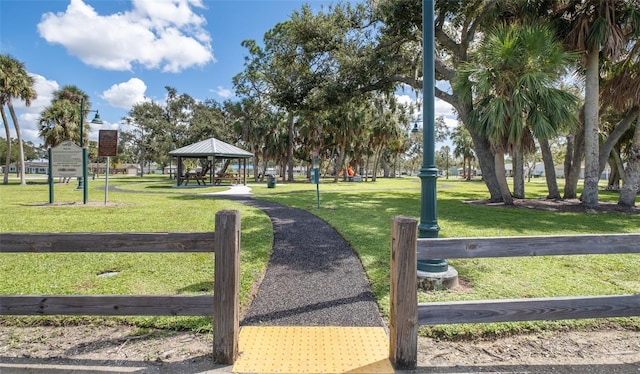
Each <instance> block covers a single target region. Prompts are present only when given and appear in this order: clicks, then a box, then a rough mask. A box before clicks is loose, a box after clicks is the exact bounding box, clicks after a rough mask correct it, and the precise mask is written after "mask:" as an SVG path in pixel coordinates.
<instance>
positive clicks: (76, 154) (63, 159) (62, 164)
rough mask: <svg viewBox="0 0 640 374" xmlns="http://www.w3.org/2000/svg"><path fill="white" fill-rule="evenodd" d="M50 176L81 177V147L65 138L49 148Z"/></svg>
mask: <svg viewBox="0 0 640 374" xmlns="http://www.w3.org/2000/svg"><path fill="white" fill-rule="evenodd" d="M51 176H52V177H82V148H81V147H80V146H78V145H77V144H75V143H74V142H72V141H70V140H67V141H64V142H62V143H60V144H58V145H57V146H55V147H53V148H51Z"/></svg>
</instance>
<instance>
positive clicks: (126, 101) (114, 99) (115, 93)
mask: <svg viewBox="0 0 640 374" xmlns="http://www.w3.org/2000/svg"><path fill="white" fill-rule="evenodd" d="M146 91H147V85H146V84H145V83H144V82H143V81H142V80H141V79H138V78H131V79H129V80H128V81H126V82H122V83H118V84H114V85H113V86H111V87H110V88H109V89H108V90H106V91H104V92H103V93H102V95H100V97H101V98H102V99H104V100H106V101H107V102H108V103H109V105H111V106H114V107H118V108H123V109H126V110H129V109H131V107H132V106H133V105H134V104H136V103H139V102H142V101H144V100H145V96H144V94H145V92H146Z"/></svg>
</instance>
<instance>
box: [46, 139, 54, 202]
mask: <svg viewBox="0 0 640 374" xmlns="http://www.w3.org/2000/svg"><path fill="white" fill-rule="evenodd" d="M47 154H48V155H49V175H48V178H47V179H48V182H49V204H53V175H52V174H53V172H52V171H53V167H52V163H51V147H49V149H47Z"/></svg>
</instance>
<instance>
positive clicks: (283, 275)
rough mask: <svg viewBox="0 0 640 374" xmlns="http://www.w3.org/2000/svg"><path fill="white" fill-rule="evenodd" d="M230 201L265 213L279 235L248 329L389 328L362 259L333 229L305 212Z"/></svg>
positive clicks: (246, 199) (248, 317) (244, 321)
mask: <svg viewBox="0 0 640 374" xmlns="http://www.w3.org/2000/svg"><path fill="white" fill-rule="evenodd" d="M228 198H233V199H234V200H239V201H241V202H242V203H244V204H247V205H250V206H253V207H256V208H259V209H261V210H263V211H264V212H265V213H266V214H267V215H268V216H269V217H270V218H271V222H272V224H273V232H274V238H273V253H272V255H271V259H270V261H269V265H268V266H267V270H266V273H265V276H264V279H263V280H262V282H261V283H260V286H259V289H258V292H257V295H256V297H255V298H254V300H253V302H252V303H251V306H250V307H249V309H248V310H247V312H246V313H245V315H244V318H243V319H242V321H241V323H240V324H241V325H242V326H378V327H384V326H385V324H384V322H383V320H382V317H381V315H380V311H379V309H378V305H377V303H376V301H375V298H374V296H373V293H372V292H371V287H370V286H369V282H368V280H367V278H366V276H365V273H364V270H363V267H362V263H361V262H360V259H359V257H358V255H357V254H356V252H355V251H354V250H353V248H351V246H350V245H349V243H347V241H346V240H345V239H344V238H343V237H342V236H340V234H339V233H338V232H337V231H336V230H335V229H334V228H333V227H331V226H330V225H329V224H328V223H326V222H325V221H323V220H322V219H320V218H318V217H316V216H315V215H313V214H311V213H309V212H307V211H305V210H301V209H296V208H291V207H288V206H285V205H282V204H278V203H273V202H266V201H261V200H255V199H251V198H250V197H248V196H229V197H228Z"/></svg>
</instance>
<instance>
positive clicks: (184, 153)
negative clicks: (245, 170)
mask: <svg viewBox="0 0 640 374" xmlns="http://www.w3.org/2000/svg"><path fill="white" fill-rule="evenodd" d="M169 154H170V155H171V156H177V157H209V156H215V157H222V158H251V157H253V153H251V152H247V151H245V150H244V149H240V148H238V147H236V146H233V145H231V144H228V143H225V142H223V141H221V140H218V139H216V138H209V139H206V140H203V141H201V142H197V143H194V144H191V145H188V146H186V147H182V148H178V149H174V150H173V151H171V152H169Z"/></svg>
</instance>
